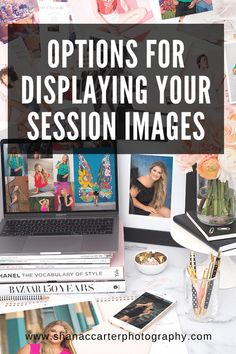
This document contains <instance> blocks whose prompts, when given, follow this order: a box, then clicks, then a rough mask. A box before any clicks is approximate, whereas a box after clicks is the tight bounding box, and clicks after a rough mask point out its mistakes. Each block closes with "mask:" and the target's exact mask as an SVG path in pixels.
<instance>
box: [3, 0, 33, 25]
mask: <svg viewBox="0 0 236 354" xmlns="http://www.w3.org/2000/svg"><path fill="white" fill-rule="evenodd" d="M36 9H38V4H37V0H22V1H19V0H18V1H17V0H15V1H14V0H11V1H10V0H7V1H2V2H1V5H0V23H2V24H5V23H13V22H18V21H19V20H22V19H25V20H27V18H31V17H32V16H33V12H34V11H35V10H36Z"/></svg>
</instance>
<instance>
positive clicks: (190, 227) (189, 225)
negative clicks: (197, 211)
mask: <svg viewBox="0 0 236 354" xmlns="http://www.w3.org/2000/svg"><path fill="white" fill-rule="evenodd" d="M173 220H174V222H176V224H178V225H180V226H181V227H183V228H184V229H185V230H186V231H188V232H189V233H190V234H191V235H192V236H194V237H196V238H197V239H199V240H200V241H202V242H204V243H206V244H207V245H208V246H209V247H211V248H212V249H213V250H215V251H217V252H218V251H221V252H226V251H230V250H232V249H235V248H236V237H235V238H232V239H224V240H217V241H208V240H207V239H206V237H205V236H204V235H203V234H202V233H201V232H200V230H199V229H198V228H197V227H196V226H195V224H194V223H193V222H192V221H191V220H190V219H189V218H188V216H187V215H186V214H181V215H176V216H174V218H173Z"/></svg>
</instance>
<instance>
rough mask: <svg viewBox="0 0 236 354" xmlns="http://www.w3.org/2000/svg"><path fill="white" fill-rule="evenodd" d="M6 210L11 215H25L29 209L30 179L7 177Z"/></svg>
mask: <svg viewBox="0 0 236 354" xmlns="http://www.w3.org/2000/svg"><path fill="white" fill-rule="evenodd" d="M5 191H6V194H5V196H6V209H7V212H9V213H20V212H21V213H23V212H28V211H30V209H29V191H28V177H26V176H23V177H19V176H17V177H5Z"/></svg>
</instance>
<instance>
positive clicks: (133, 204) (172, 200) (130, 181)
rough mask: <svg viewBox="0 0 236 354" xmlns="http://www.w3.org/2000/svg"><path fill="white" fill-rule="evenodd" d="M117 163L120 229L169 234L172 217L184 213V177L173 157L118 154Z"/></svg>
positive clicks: (144, 240) (145, 240)
mask: <svg viewBox="0 0 236 354" xmlns="http://www.w3.org/2000/svg"><path fill="white" fill-rule="evenodd" d="M118 162H119V186H120V191H122V192H121V193H120V194H119V195H120V216H121V221H122V222H123V224H124V226H125V227H128V228H136V229H142V230H144V229H145V230H153V231H162V232H166V231H170V228H171V221H172V218H173V216H174V215H177V214H181V213H184V212H185V195H186V175H185V173H184V172H182V171H181V170H180V168H179V167H178V166H177V164H176V161H175V157H174V155H160V154H159V155H158V154H151V155H143V154H132V155H120V156H119V159H118ZM152 241H155V240H152ZM140 242H141V241H140ZM143 242H147V239H145V233H143ZM153 243H155V242H153ZM156 243H157V242H156Z"/></svg>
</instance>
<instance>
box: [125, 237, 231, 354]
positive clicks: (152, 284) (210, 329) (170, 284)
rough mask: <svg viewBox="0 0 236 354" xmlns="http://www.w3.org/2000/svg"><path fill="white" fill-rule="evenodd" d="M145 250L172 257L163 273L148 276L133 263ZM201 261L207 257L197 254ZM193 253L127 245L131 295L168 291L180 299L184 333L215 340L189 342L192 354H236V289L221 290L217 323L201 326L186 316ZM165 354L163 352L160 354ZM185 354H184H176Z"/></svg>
mask: <svg viewBox="0 0 236 354" xmlns="http://www.w3.org/2000/svg"><path fill="white" fill-rule="evenodd" d="M145 249H158V250H159V251H163V252H165V253H166V254H167V255H168V258H169V260H168V266H167V268H166V269H165V270H164V272H163V273H160V274H157V275H145V274H142V273H140V272H139V271H138V270H137V269H136V267H135V264H134V262H133V258H134V255H135V253H137V252H139V251H141V250H145ZM196 257H197V261H198V262H200V263H201V262H204V260H206V258H207V256H206V255H203V254H199V253H196ZM188 259H189V250H187V249H184V248H176V247H168V246H157V245H150V244H142V243H132V242H126V243H125V276H126V283H127V294H129V295H140V294H141V293H142V292H144V291H147V290H148V289H150V290H151V289H152V290H156V291H160V292H162V291H165V292H167V293H168V294H170V295H172V296H173V297H174V298H175V299H176V300H177V304H176V309H177V313H178V316H179V320H180V324H181V327H182V330H183V333H187V334H193V333H194V334H202V335H203V334H210V335H211V340H198V341H197V340H196V341H193V340H187V341H186V346H187V349H188V353H189V354H199V353H201V354H222V353H224V354H235V353H236V335H235V331H236V288H232V289H220V290H219V311H218V314H217V316H216V318H215V320H214V321H213V322H209V323H200V322H196V321H192V320H190V319H188V318H187V316H186V315H185V313H184V269H185V267H186V265H187V264H188ZM160 354H163V353H160ZM176 354H181V353H176Z"/></svg>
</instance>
